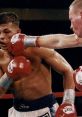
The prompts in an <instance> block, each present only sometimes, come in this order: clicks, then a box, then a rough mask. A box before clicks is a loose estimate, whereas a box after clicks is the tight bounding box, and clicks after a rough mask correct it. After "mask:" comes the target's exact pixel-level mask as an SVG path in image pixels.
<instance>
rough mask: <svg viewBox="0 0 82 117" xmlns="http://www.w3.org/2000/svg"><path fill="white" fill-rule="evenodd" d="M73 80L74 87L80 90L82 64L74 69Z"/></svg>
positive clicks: (81, 86) (81, 88)
mask: <svg viewBox="0 0 82 117" xmlns="http://www.w3.org/2000/svg"><path fill="white" fill-rule="evenodd" d="M74 81H75V86H76V88H77V89H78V90H79V91H82V66H79V68H78V69H76V70H75V72H74Z"/></svg>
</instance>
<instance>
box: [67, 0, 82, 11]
mask: <svg viewBox="0 0 82 117" xmlns="http://www.w3.org/2000/svg"><path fill="white" fill-rule="evenodd" d="M72 6H73V7H74V8H79V9H82V0H74V1H73V2H72V3H71V5H70V6H69V8H70V7H72Z"/></svg>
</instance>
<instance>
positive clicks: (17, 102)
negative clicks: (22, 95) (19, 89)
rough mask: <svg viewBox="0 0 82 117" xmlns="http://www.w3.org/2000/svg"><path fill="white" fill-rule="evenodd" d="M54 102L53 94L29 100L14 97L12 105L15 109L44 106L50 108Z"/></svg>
mask: <svg viewBox="0 0 82 117" xmlns="http://www.w3.org/2000/svg"><path fill="white" fill-rule="evenodd" d="M55 103H56V99H55V97H54V95H53V94H50V95H47V96H44V97H42V98H39V99H37V100H33V101H29V100H24V99H18V98H15V99H14V101H13V106H14V108H15V109H16V110H17V111H21V112H25V111H34V110H38V109H42V108H45V107H49V108H51V107H52V106H53V105H54V104H55Z"/></svg>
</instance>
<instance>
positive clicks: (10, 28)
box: [0, 23, 19, 49]
mask: <svg viewBox="0 0 82 117" xmlns="http://www.w3.org/2000/svg"><path fill="white" fill-rule="evenodd" d="M18 32H19V27H17V26H16V25H14V24H12V23H7V24H0V48H2V49H6V44H7V43H8V42H9V41H10V39H11V37H12V36H13V35H14V34H16V33H18Z"/></svg>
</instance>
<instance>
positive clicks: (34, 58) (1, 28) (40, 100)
mask: <svg viewBox="0 0 82 117" xmlns="http://www.w3.org/2000/svg"><path fill="white" fill-rule="evenodd" d="M16 33H18V34H17V37H16V38H15V37H14V38H15V39H18V36H19V33H20V28H19V20H18V18H17V16H16V15H15V14H14V13H8V12H5V13H1V14H0V48H1V50H0V56H1V57H0V76H1V78H0V96H2V95H3V94H4V93H6V91H7V90H8V89H9V88H12V90H13V92H12V93H13V95H14V103H13V107H12V108H10V109H9V113H8V117H45V116H46V117H54V116H55V112H56V110H57V105H56V99H55V97H54V96H53V94H52V80H51V69H50V66H51V67H52V68H53V69H54V70H56V71H57V72H58V73H60V74H62V75H63V86H64V97H63V101H62V104H65V103H69V104H71V105H74V98H75V91H74V89H75V84H74V80H73V69H72V67H71V66H70V65H69V63H68V62H67V61H66V60H65V59H64V58H63V57H62V56H61V55H60V54H58V53H57V52H56V51H54V50H53V49H48V48H43V47H41V48H38V47H36V48H34V47H28V48H25V49H24V50H23V53H20V52H17V51H16V52H15V53H13V52H12V51H8V44H9V45H10V40H11V37H12V36H13V35H14V34H16ZM20 35H22V34H20ZM19 37H20V38H21V39H22V40H25V38H24V36H19ZM33 38H34V39H35V37H33ZM33 38H32V39H33ZM29 40H30V38H29ZM26 44H27V43H26ZM20 46H21V45H20V44H19V46H18V47H20ZM14 47H15V46H13V49H14V50H15V48H14ZM20 51H22V49H21V48H20ZM16 54H21V56H23V57H25V58H26V59H27V60H29V61H30V63H31V64H30V67H31V68H32V69H31V70H30V72H29V74H27V75H26V74H25V73H23V75H24V76H22V75H21V71H20V70H19V69H20V67H19V66H18V62H19V64H20V63H21V62H20V61H18V59H17V56H16ZM18 57H19V60H20V59H21V58H20V56H18ZM25 58H24V59H25ZM42 60H44V61H45V62H46V63H47V65H44V64H42ZM13 61H15V62H14V63H13ZM17 61H18V62H17ZM25 61H26V60H25ZM22 64H23V65H24V66H25V65H26V63H25V62H23V61H22ZM13 66H14V67H15V69H12V68H13ZM27 67H28V66H27ZM28 68H29V67H28ZM16 69H17V71H18V72H17V73H16V72H15V71H16ZM14 70H15V71H14ZM11 71H12V72H11ZM27 72H28V70H27ZM12 73H13V74H12ZM19 74H20V75H19ZM16 76H17V77H16Z"/></svg>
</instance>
